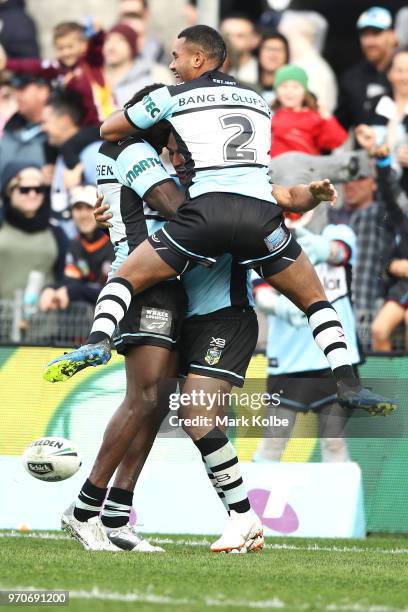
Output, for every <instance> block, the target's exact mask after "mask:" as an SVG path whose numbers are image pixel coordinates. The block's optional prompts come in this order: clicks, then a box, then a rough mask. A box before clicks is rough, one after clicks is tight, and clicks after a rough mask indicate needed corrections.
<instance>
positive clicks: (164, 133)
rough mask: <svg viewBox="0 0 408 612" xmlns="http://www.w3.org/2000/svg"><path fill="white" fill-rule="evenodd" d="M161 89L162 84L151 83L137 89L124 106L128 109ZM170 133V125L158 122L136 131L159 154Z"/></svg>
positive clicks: (165, 122) (165, 144)
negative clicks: (146, 128)
mask: <svg viewBox="0 0 408 612" xmlns="http://www.w3.org/2000/svg"><path fill="white" fill-rule="evenodd" d="M161 87H165V85H163V83H153V84H152V85H146V87H143V89H139V91H137V92H136V93H135V95H134V96H133V98H131V99H130V100H128V101H127V102H126V104H125V108H129V107H130V106H133V105H134V104H137V103H138V102H141V101H142V100H143V98H144V97H145V96H148V95H149V94H150V93H151V92H152V91H156V89H160V88H161ZM170 132H171V125H170V123H168V122H167V121H159V123H156V124H155V125H153V126H152V127H151V128H149V129H148V130H140V131H139V130H138V133H139V134H140V137H141V138H143V139H144V140H146V141H147V142H148V143H149V144H151V145H152V147H153V149H156V151H157V152H158V153H159V155H160V153H161V152H162V149H163V148H164V147H165V146H167V141H168V139H169V136H170Z"/></svg>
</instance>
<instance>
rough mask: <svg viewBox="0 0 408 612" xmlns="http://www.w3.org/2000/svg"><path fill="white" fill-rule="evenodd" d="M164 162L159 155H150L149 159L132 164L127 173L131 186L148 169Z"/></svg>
mask: <svg viewBox="0 0 408 612" xmlns="http://www.w3.org/2000/svg"><path fill="white" fill-rule="evenodd" d="M161 165H162V163H161V161H160V159H159V158H158V157H148V158H147V159H141V160H139V161H138V162H136V163H135V164H134V165H133V166H131V167H130V168H129V169H128V171H127V173H126V180H127V182H128V185H129V187H130V186H131V184H132V183H133V181H135V180H136V179H137V177H138V176H140V175H141V174H142V173H143V172H145V171H146V170H150V169H151V168H155V167H156V166H161Z"/></svg>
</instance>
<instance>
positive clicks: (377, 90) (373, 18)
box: [336, 7, 397, 129]
mask: <svg viewBox="0 0 408 612" xmlns="http://www.w3.org/2000/svg"><path fill="white" fill-rule="evenodd" d="M357 29H358V31H359V34H360V44H361V49H362V51H363V55H364V59H363V60H362V61H361V62H359V63H358V64H356V65H355V66H353V67H352V68H350V69H349V70H347V72H346V73H345V74H344V75H343V77H342V78H341V80H340V95H339V102H338V106H337V110H336V117H337V118H338V120H339V121H340V123H341V124H342V125H343V126H344V127H345V128H346V129H349V128H350V127H355V126H357V125H359V124H360V123H368V120H369V110H370V104H369V101H370V99H371V98H374V97H375V96H379V95H381V94H385V93H389V91H390V84H389V82H388V79H387V70H388V67H389V65H390V62H391V58H392V55H393V52H394V50H395V48H396V46H397V38H396V35H395V32H394V30H393V29H392V17H391V13H390V12H389V11H387V10H386V9H384V8H381V7H372V8H370V9H368V10H367V11H365V12H364V13H363V14H362V15H360V17H359V19H358V21H357Z"/></svg>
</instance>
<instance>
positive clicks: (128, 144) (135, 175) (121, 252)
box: [97, 138, 253, 316]
mask: <svg viewBox="0 0 408 612" xmlns="http://www.w3.org/2000/svg"><path fill="white" fill-rule="evenodd" d="M97 176H98V190H99V192H100V193H101V194H102V195H103V196H104V201H105V200H106V202H107V203H108V204H109V206H110V212H111V213H112V215H113V217H112V219H111V220H110V223H111V224H112V225H113V227H112V228H111V229H110V236H111V240H112V242H113V244H114V246H115V260H114V262H113V264H112V272H114V271H115V270H117V269H118V268H119V266H120V265H121V264H122V263H123V262H124V261H125V259H126V258H127V256H128V255H129V253H130V252H131V251H132V250H133V249H134V248H136V246H137V245H138V244H140V243H141V242H142V241H143V240H145V238H147V236H150V235H151V234H153V233H154V232H156V231H157V230H158V229H160V228H161V227H162V226H163V225H164V223H165V222H166V220H165V219H164V218H163V217H161V216H160V215H159V213H158V212H157V211H156V210H153V209H151V208H149V206H148V205H147V204H146V202H144V201H143V198H144V197H146V194H148V193H149V191H151V190H152V189H154V187H156V186H157V185H160V184H161V183H163V182H164V181H168V180H173V179H172V177H171V176H170V175H169V174H168V173H167V172H166V170H165V169H164V168H163V166H162V163H161V160H160V158H159V156H158V154H157V153H156V151H155V150H154V149H153V148H152V147H151V145H150V144H149V143H147V142H145V141H144V140H141V139H139V138H129V139H126V140H125V141H121V142H119V143H104V144H103V145H102V146H101V148H100V150H99V153H98V157H97ZM176 183H178V180H176ZM182 280H183V284H184V288H185V290H186V292H187V295H188V311H187V316H194V315H202V314H209V313H211V312H214V311H216V310H220V309H221V308H227V307H229V306H237V307H242V308H244V307H248V306H253V299H252V288H251V286H250V283H249V272H248V271H247V270H246V269H245V268H243V266H241V265H239V264H238V262H236V261H235V260H233V259H232V257H231V255H223V256H222V257H220V258H219V259H218V261H217V263H216V264H214V266H213V267H212V268H209V269H207V268H203V267H202V266H197V267H196V268H194V269H193V270H191V271H190V272H187V273H186V274H185V275H183V278H182Z"/></svg>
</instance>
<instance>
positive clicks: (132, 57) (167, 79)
mask: <svg viewBox="0 0 408 612" xmlns="http://www.w3.org/2000/svg"><path fill="white" fill-rule="evenodd" d="M103 57H104V62H105V78H106V81H107V83H108V84H109V86H110V88H111V90H112V94H113V100H112V103H113V105H115V106H116V107H118V108H123V106H124V105H125V103H126V102H127V101H128V100H129V99H130V98H131V97H132V96H133V95H134V93H135V91H138V90H139V89H142V88H143V87H145V86H146V85H151V84H152V83H154V82H158V83H166V84H171V83H172V77H171V73H170V71H169V70H168V69H167V68H165V67H164V66H161V65H160V64H154V63H152V62H151V61H150V60H146V59H144V58H142V57H140V56H139V55H138V50H137V34H136V33H135V31H134V30H132V28H130V27H129V26H127V25H125V24H124V23H119V24H117V25H116V26H114V27H113V28H112V29H111V30H110V31H109V32H108V33H107V35H106V39H105V43H104V45H103Z"/></svg>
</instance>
